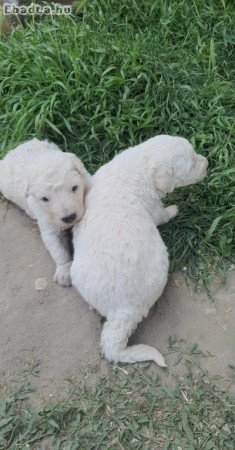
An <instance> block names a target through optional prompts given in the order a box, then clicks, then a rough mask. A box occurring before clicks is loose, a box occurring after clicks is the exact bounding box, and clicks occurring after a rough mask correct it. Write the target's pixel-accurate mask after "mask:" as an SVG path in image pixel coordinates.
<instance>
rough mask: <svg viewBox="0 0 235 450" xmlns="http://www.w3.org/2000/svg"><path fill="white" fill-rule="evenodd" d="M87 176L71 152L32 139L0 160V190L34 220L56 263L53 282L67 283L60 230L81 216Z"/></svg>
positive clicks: (67, 254) (66, 257)
mask: <svg viewBox="0 0 235 450" xmlns="http://www.w3.org/2000/svg"><path fill="white" fill-rule="evenodd" d="M89 180H90V175H89V174H88V172H87V171H86V169H85V168H84V166H83V164H82V162H81V161H80V160H79V159H78V158H77V157H76V156H75V155H73V154H72V153H64V152H62V151H61V150H60V149H59V148H58V147H57V146H56V145H55V144H53V143H51V142H47V141H39V140H38V139H32V140H31V141H28V142H25V143H24V144H22V145H19V146H18V147H17V148H15V149H14V150H12V151H10V152H9V153H8V154H7V155H6V156H5V158H4V159H3V160H1V161H0V192H2V194H3V195H4V197H6V198H7V199H8V200H11V201H12V202H14V203H15V204H16V205H17V206H19V207H20V208H22V209H24V210H25V211H26V212H27V214H28V215H29V216H31V217H32V218H33V219H36V220H37V222H38V226H39V229H40V232H41V236H42V240H43V242H44V244H45V246H46V248H47V250H48V251H49V252H50V254H51V256H52V258H53V259H54V261H55V263H56V272H55V275H54V281H56V282H57V283H59V284H60V285H61V286H69V285H70V284H71V279H70V274H69V272H70V265H71V255H70V252H69V248H66V245H64V240H63V239H61V238H60V232H61V231H63V230H66V229H69V228H71V227H72V226H73V225H74V224H75V223H77V222H78V221H79V220H80V219H81V218H82V216H83V214H84V211H85V207H84V196H85V194H86V192H87V190H88V188H89Z"/></svg>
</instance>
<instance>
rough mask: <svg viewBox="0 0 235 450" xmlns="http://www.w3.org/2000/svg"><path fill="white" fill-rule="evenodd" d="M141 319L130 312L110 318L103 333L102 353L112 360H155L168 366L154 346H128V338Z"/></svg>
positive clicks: (132, 361) (127, 361) (126, 361)
mask: <svg viewBox="0 0 235 450" xmlns="http://www.w3.org/2000/svg"><path fill="white" fill-rule="evenodd" d="M140 320H141V319H139V320H136V319H135V318H133V317H132V316H131V314H128V313H116V315H115V316H114V317H113V318H108V319H107V321H106V322H105V324H104V326H103V330H102V333H101V348H102V353H103V354H104V356H105V357H106V358H107V359H108V361H110V362H111V361H113V362H124V363H134V362H143V361H154V362H155V363H156V364H158V365H159V366H161V367H166V364H165V361H164V358H163V356H162V355H161V353H160V352H159V351H158V350H157V349H155V348H154V347H150V346H149V345H142V344H139V345H132V346H128V347H127V342H128V338H129V337H130V335H131V334H132V332H133V331H134V330H135V328H136V326H137V324H138V322H139V321H140Z"/></svg>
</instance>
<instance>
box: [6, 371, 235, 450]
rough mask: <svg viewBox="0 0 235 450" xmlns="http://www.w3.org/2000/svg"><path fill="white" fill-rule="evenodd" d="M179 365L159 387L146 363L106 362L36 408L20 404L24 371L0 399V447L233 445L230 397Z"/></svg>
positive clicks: (72, 449)
mask: <svg viewBox="0 0 235 450" xmlns="http://www.w3.org/2000/svg"><path fill="white" fill-rule="evenodd" d="M187 365H188V372H187V375H186V377H185V378H184V379H181V380H177V379H176V380H175V382H174V383H172V381H171V382H170V381H169V380H168V379H167V378H166V381H165V383H163V384H162V383H160V382H159V380H158V377H157V373H156V370H154V369H153V368H152V371H151V369H150V368H148V369H146V368H143V365H142V367H141V369H140V368H139V366H137V365H135V366H122V367H113V368H111V369H110V370H109V372H108V374H107V375H106V376H105V377H104V378H103V379H100V381H99V382H98V383H97V384H96V385H95V386H92V385H90V384H89V381H88V380H89V376H88V378H87V379H85V382H83V383H80V384H79V385H75V383H74V382H73V383H71V386H70V388H69V389H68V392H67V394H66V395H65V396H64V399H63V400H61V401H57V402H55V403H51V402H50V403H49V404H45V406H44V407H41V409H36V408H33V407H32V406H29V405H28V404H27V397H28V396H29V395H30V393H31V391H32V386H31V385H30V382H29V377H28V375H27V374H26V375H24V377H23V379H22V380H21V381H20V382H19V381H18V383H17V386H16V387H15V392H14V393H12V395H11V396H10V397H5V399H3V400H1V402H0V449H1V450H6V449H9V450H17V449H20V450H26V449H32V450H33V449H35V450H36V449H40V450H43V449H45V448H51V449H53V450H60V449H61V450H62V449H63V450H78V449H79V450H80V449H87V450H101V449H105V450H107V449H110V450H111V449H112V450H119V449H120V450H123V449H125V450H127V449H139V450H150V449H159V450H160V449H161V450H179V449H184V450H186V449H187V450H199V449H203V450H221V449H223V450H229V449H231V450H233V449H234V447H235V414H234V412H235V404H233V400H232V399H229V398H227V397H226V394H225V392H224V391H222V390H221V389H219V387H218V385H217V384H216V381H215V380H213V379H209V378H208V377H207V375H206V374H205V373H204V372H203V371H202V370H200V371H199V372H198V373H197V375H195V374H194V375H193V371H192V368H191V365H190V363H189V362H188V364H187ZM145 366H146V365H145ZM30 372H34V374H35V372H36V367H34V368H33V371H32V368H31V369H30ZM45 438H46V439H47V444H48V445H49V446H48V447H45V446H44V445H45V443H46V441H45ZM48 439H49V441H48Z"/></svg>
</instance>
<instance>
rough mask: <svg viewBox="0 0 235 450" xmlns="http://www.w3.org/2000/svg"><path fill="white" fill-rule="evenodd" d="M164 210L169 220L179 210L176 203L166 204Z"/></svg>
mask: <svg viewBox="0 0 235 450" xmlns="http://www.w3.org/2000/svg"><path fill="white" fill-rule="evenodd" d="M166 212H167V215H168V217H169V220H170V219H173V217H175V216H177V214H178V212H179V208H178V206H176V205H170V206H167V208H166Z"/></svg>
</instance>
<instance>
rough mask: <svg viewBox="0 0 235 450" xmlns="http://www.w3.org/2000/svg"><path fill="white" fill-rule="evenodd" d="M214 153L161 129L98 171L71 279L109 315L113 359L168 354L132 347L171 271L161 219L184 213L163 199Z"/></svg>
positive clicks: (106, 330) (107, 342) (198, 176)
mask: <svg viewBox="0 0 235 450" xmlns="http://www.w3.org/2000/svg"><path fill="white" fill-rule="evenodd" d="M207 165H208V163H207V160H206V158H204V157H203V156H199V155H197V154H196V153H195V152H194V150H193V148H192V146H191V144H190V143H189V142H188V141H187V140H186V139H183V138H179V137H171V136H158V137H154V138H153V139H149V140H148V141H146V142H144V143H143V144H140V145H137V146H136V147H134V148H129V149H128V150H126V151H124V152H122V153H121V154H119V155H118V156H116V157H115V158H114V159H113V160H112V161H111V162H109V163H108V164H106V165H104V166H103V167H101V168H100V169H99V170H98V171H97V172H96V174H95V175H94V176H93V177H92V181H91V189H90V191H89V192H88V194H87V197H86V211H85V214H84V216H83V219H82V221H81V222H80V224H79V225H76V226H75V227H74V261H73V263H72V266H71V278H72V283H73V285H74V286H76V288H77V289H78V290H79V292H80V293H81V295H82V296H83V297H84V299H85V300H86V301H87V302H88V303H89V304H90V305H91V306H92V307H94V308H95V309H97V310H98V311H99V313H100V314H101V315H102V316H105V317H106V318H107V320H106V322H105V324H104V327H103V330H102V335H101V347H102V351H103V353H104V355H105V357H106V358H107V359H108V360H109V361H114V362H117V361H121V362H136V361H145V360H153V361H155V362H156V363H157V364H159V365H160V366H165V361H164V358H163V356H162V355H161V354H160V353H159V352H158V350H156V349H155V348H152V347H149V346H147V345H133V346H127V342H128V338H129V337H130V335H131V333H132V332H133V330H134V329H135V328H136V326H137V324H138V322H140V321H141V320H142V318H143V317H146V316H147V314H148V311H149V308H150V307H151V306H152V305H153V304H154V302H155V301H156V300H157V299H158V298H159V297H160V295H161V294H162V292H163V289H164V286H165V284H166V281H167V276H168V253H167V249H166V246H165V245H164V243H163V241H162V239H161V236H160V234H159V232H158V230H157V228H156V225H159V224H163V223H166V222H168V220H169V219H171V218H172V217H174V216H175V215H176V214H177V207H176V206H175V205H171V206H168V207H167V208H164V207H163V205H162V203H161V198H162V197H164V196H165V194H166V193H168V192H172V191H173V190H174V188H177V187H180V186H187V185H189V184H193V183H197V182H199V181H200V180H202V179H203V178H204V177H205V175H206V169H207Z"/></svg>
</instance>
